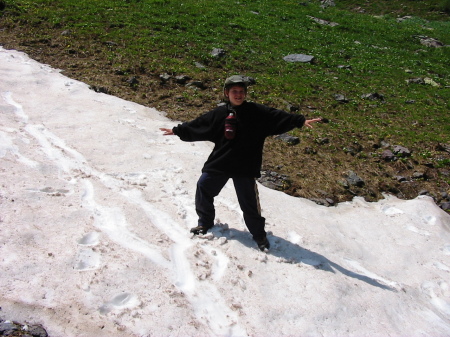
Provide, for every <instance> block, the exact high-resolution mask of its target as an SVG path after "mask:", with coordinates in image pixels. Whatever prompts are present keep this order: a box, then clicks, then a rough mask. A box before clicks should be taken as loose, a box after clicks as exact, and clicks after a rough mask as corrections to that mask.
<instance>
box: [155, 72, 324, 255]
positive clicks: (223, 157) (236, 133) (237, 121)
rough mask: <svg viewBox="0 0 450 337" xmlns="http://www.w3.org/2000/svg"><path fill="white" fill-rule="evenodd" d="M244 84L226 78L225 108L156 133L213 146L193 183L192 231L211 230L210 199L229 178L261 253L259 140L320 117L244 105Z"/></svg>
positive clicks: (261, 142)
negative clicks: (194, 217)
mask: <svg viewBox="0 0 450 337" xmlns="http://www.w3.org/2000/svg"><path fill="white" fill-rule="evenodd" d="M248 84H249V80H248V78H247V77H244V76H241V75H234V76H231V77H229V78H227V79H226V81H225V86H224V95H225V97H226V98H227V103H226V105H223V106H219V107H217V108H215V109H213V110H211V111H209V112H207V113H205V114H204V115H202V116H200V117H198V118H196V119H194V120H193V121H191V122H185V123H183V124H179V125H178V126H176V127H174V128H173V129H165V128H161V129H160V130H161V131H163V132H164V135H177V136H178V137H180V139H181V140H183V141H186V142H193V141H211V142H213V143H214V149H213V151H212V152H211V154H210V155H209V157H208V159H207V161H206V163H205V164H204V166H203V169H202V175H201V176H200V179H199V180H198V182H197V191H196V195H195V208H196V211H197V214H198V217H199V220H198V226H197V227H194V228H192V229H191V233H194V234H195V235H198V234H206V232H207V231H208V230H209V229H210V228H212V227H213V226H214V218H215V209H214V198H215V197H216V196H217V195H218V194H219V193H220V191H221V190H222V188H223V187H224V186H225V184H226V182H227V181H228V179H230V178H231V179H233V183H234V187H235V189H236V194H237V198H238V202H239V205H240V207H241V210H242V212H243V213H244V221H245V224H246V226H247V228H248V230H249V231H250V233H251V234H252V235H253V240H255V242H256V243H257V245H258V247H259V249H260V250H261V251H264V250H265V249H269V248H270V243H269V241H268V240H267V237H266V231H265V230H264V227H265V219H264V218H263V217H262V216H261V209H260V205H259V196H258V189H257V185H256V178H258V177H260V176H261V173H260V171H261V165H262V154H263V147H264V141H265V139H266V138H267V137H268V136H271V135H277V134H281V133H285V132H287V131H290V130H292V129H294V128H296V127H297V128H301V127H302V126H303V125H306V126H307V127H310V128H312V124H313V123H315V122H320V121H322V119H321V118H316V119H311V120H305V117H304V116H302V115H297V114H290V113H287V112H285V111H282V110H277V109H274V108H269V107H267V106H264V105H261V104H256V103H252V102H247V101H246V100H245V98H246V96H247V86H248ZM227 117H229V118H227Z"/></svg>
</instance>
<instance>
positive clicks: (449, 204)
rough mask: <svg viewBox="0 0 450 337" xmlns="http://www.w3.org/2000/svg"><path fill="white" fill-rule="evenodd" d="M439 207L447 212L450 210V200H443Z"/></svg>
mask: <svg viewBox="0 0 450 337" xmlns="http://www.w3.org/2000/svg"><path fill="white" fill-rule="evenodd" d="M439 207H440V208H441V209H443V210H444V211H446V212H450V202H443V203H442V204H440V205H439Z"/></svg>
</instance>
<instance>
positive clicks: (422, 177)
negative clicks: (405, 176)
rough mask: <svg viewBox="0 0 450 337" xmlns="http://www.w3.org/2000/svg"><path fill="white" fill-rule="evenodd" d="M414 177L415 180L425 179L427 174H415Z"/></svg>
mask: <svg viewBox="0 0 450 337" xmlns="http://www.w3.org/2000/svg"><path fill="white" fill-rule="evenodd" d="M412 177H413V179H425V173H423V172H414V173H413V175H412Z"/></svg>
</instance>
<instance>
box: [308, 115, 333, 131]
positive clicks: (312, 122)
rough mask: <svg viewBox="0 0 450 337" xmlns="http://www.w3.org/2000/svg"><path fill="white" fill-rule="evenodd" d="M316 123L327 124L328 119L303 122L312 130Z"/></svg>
mask: <svg viewBox="0 0 450 337" xmlns="http://www.w3.org/2000/svg"><path fill="white" fill-rule="evenodd" d="M317 122H321V123H327V122H328V119H326V118H314V119H308V120H306V121H305V125H306V126H307V127H308V128H310V129H312V128H313V126H312V124H314V123H317Z"/></svg>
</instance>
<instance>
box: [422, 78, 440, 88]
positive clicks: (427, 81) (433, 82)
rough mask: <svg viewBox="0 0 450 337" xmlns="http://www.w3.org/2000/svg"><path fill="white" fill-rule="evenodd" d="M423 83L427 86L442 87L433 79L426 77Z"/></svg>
mask: <svg viewBox="0 0 450 337" xmlns="http://www.w3.org/2000/svg"><path fill="white" fill-rule="evenodd" d="M423 81H424V82H425V84H429V85H431V86H433V87H440V86H441V85H440V84H439V83H437V82H435V81H434V80H433V79H431V78H429V77H425V78H424V79H423Z"/></svg>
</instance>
